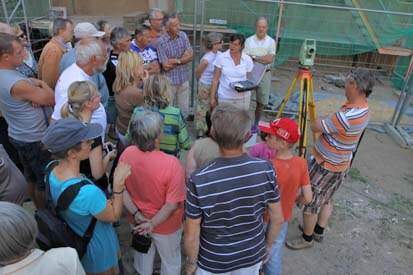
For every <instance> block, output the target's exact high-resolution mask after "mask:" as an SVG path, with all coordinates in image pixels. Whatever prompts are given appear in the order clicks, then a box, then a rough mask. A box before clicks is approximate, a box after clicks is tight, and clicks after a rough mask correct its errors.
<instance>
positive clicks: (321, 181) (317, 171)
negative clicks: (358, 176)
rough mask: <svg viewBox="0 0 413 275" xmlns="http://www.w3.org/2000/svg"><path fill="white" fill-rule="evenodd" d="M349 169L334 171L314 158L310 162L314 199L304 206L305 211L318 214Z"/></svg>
mask: <svg viewBox="0 0 413 275" xmlns="http://www.w3.org/2000/svg"><path fill="white" fill-rule="evenodd" d="M346 173H347V171H341V172H333V171H329V170H326V169H324V167H323V165H322V163H321V164H318V163H317V161H316V160H315V159H314V160H312V162H311V164H310V179H311V189H312V190H313V200H312V201H311V202H310V203H309V204H308V205H306V206H305V207H304V213H309V214H318V213H319V212H320V209H321V207H322V206H323V205H326V204H328V203H329V202H330V200H331V198H332V197H333V195H334V193H335V192H336V191H337V189H338V188H339V187H340V185H341V183H342V182H343V180H344V177H345V176H346Z"/></svg>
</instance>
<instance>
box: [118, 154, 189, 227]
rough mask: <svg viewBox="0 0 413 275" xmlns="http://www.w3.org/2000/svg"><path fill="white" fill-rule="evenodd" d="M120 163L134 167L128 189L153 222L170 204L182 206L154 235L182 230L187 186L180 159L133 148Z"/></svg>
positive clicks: (127, 184) (137, 204)
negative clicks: (161, 210) (165, 205)
mask: <svg viewBox="0 0 413 275" xmlns="http://www.w3.org/2000/svg"><path fill="white" fill-rule="evenodd" d="M119 161H120V162H125V163H128V164H129V165H130V166H131V171H132V173H131V175H130V176H129V177H128V178H127V179H126V182H125V185H126V189H127V190H128V192H129V194H130V196H131V198H132V200H133V202H134V203H135V205H136V206H137V207H138V208H139V210H140V211H141V212H142V214H143V215H144V216H145V217H147V218H148V219H151V218H152V217H153V216H155V215H156V213H157V212H158V211H159V210H160V209H161V208H162V206H163V205H164V204H165V203H166V202H170V203H176V202H177V203H179V206H178V209H177V210H175V212H173V213H172V215H171V216H170V217H169V218H168V219H167V220H166V221H165V222H164V223H162V224H160V225H158V226H157V227H156V228H155V229H154V231H153V232H154V233H158V234H165V235H166V234H171V233H174V232H176V231H177V230H178V229H180V228H181V227H182V217H183V210H184V201H185V199H186V185H185V177H184V172H183V169H182V166H181V163H180V162H179V160H178V159H177V158H176V157H174V156H171V155H168V154H165V153H163V152H161V151H151V152H143V151H141V150H139V149H138V148H137V147H136V146H129V147H128V148H126V149H125V151H124V152H123V153H122V155H121V157H120V159H119Z"/></svg>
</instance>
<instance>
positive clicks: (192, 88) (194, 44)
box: [189, 0, 198, 108]
mask: <svg viewBox="0 0 413 275" xmlns="http://www.w3.org/2000/svg"><path fill="white" fill-rule="evenodd" d="M194 2H195V3H194V28H193V37H192V50H193V55H194V57H193V58H192V81H191V82H192V83H191V102H190V105H189V106H190V107H191V108H193V107H194V90H195V49H196V23H197V13H198V5H197V3H198V0H195V1H194Z"/></svg>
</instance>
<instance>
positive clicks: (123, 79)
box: [112, 51, 143, 93]
mask: <svg viewBox="0 0 413 275" xmlns="http://www.w3.org/2000/svg"><path fill="white" fill-rule="evenodd" d="M142 63H143V59H142V57H141V55H140V54H138V53H136V52H132V51H127V52H122V53H120V54H119V57H118V65H116V78H115V82H113V86H112V88H113V91H114V92H115V93H119V92H120V91H122V90H123V89H125V88H126V87H127V86H129V85H131V84H132V83H133V82H135V81H136V79H137V78H138V76H137V75H135V74H136V70H137V68H138V67H139V66H143V64H142Z"/></svg>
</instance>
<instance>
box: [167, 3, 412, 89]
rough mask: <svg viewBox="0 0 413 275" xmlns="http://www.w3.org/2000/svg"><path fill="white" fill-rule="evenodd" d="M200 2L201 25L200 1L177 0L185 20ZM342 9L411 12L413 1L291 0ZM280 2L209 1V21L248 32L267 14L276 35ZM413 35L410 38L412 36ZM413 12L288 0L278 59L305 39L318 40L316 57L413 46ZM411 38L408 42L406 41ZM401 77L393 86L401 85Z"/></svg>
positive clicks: (400, 66) (401, 68)
mask: <svg viewBox="0 0 413 275" xmlns="http://www.w3.org/2000/svg"><path fill="white" fill-rule="evenodd" d="M195 1H197V13H196V14H197V23H198V24H201V7H202V1H201V0H176V1H175V4H176V9H177V11H178V12H179V13H180V14H181V16H182V21H183V23H187V24H193V22H194V12H195V11H194V5H195ZM287 2H298V3H308V4H316V5H318V4H320V5H328V6H335V7H342V8H362V9H371V10H380V11H393V12H403V13H413V0H301V1H297V0H288V1H287ZM279 9H280V4H279V3H274V2H271V1H252V0H205V9H204V20H203V24H205V25H217V26H218V25H219V26H220V27H225V28H228V29H235V30H236V31H237V32H240V33H243V34H244V35H246V36H249V35H251V34H253V33H254V31H255V30H254V24H255V20H256V18H257V17H259V16H264V17H266V18H267V19H268V21H269V26H270V29H269V34H271V35H272V36H275V33H276V27H277V22H278V17H279ZM409 37H410V39H409ZM412 37H413V16H409V15H396V14H390V13H377V12H371V11H362V12H360V11H358V10H348V9H337V8H332V7H331V8H325V7H309V6H302V5H294V4H288V3H287V4H285V5H284V11H283V14H282V28H281V32H280V44H279V52H278V53H277V59H276V63H277V64H279V63H282V62H284V61H286V60H288V59H289V58H290V57H293V56H297V55H298V53H299V50H300V48H301V44H302V41H303V39H305V38H312V39H316V40H317V55H320V56H346V55H347V56H348V55H356V54H360V53H365V52H370V51H375V50H377V48H380V47H387V46H401V47H410V48H412V47H413V39H412ZM409 41H410V43H408V42H409ZM406 59H408V58H400V59H399V60H398V62H397V66H396V67H395V71H397V72H398V73H399V74H400V75H404V73H405V72H406V69H407V66H408V62H407V64H406V61H405V60H406ZM400 81H401V80H400V77H395V78H394V80H393V84H396V85H397V86H399V85H400V83H399V82H400Z"/></svg>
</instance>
